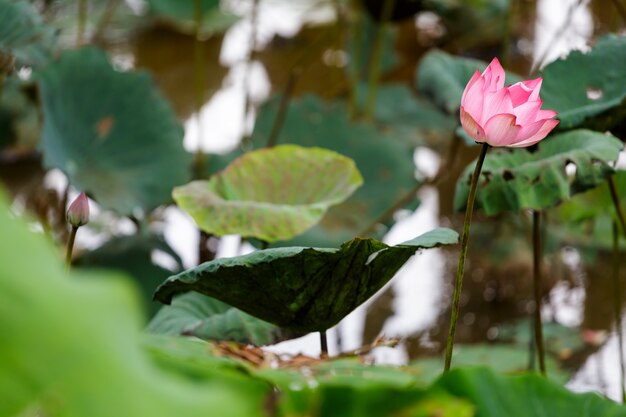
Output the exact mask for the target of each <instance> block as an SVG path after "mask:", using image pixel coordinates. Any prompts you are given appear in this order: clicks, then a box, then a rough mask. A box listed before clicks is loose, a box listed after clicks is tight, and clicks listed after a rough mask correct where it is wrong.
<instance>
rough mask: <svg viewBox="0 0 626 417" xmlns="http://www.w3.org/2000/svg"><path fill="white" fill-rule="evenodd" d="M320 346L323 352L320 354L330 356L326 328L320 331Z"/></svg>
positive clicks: (325, 356) (324, 356)
mask: <svg viewBox="0 0 626 417" xmlns="http://www.w3.org/2000/svg"><path fill="white" fill-rule="evenodd" d="M320 348H321V351H322V354H321V355H320V356H321V357H323V358H327V357H328V338H327V337H326V330H322V331H321V332H320Z"/></svg>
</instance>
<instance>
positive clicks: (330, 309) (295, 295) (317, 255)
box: [155, 228, 458, 331]
mask: <svg viewBox="0 0 626 417" xmlns="http://www.w3.org/2000/svg"><path fill="white" fill-rule="evenodd" d="M457 241H458V234H457V233H456V232H455V231H453V230H450V229H444V228H440V229H435V230H432V231H430V232H428V233H425V234H423V235H421V236H419V237H417V238H415V239H413V240H410V241H407V242H404V243H403V244H400V245H396V246H387V245H385V244H384V243H382V242H379V241H376V240H374V239H360V238H355V239H353V240H351V241H349V242H346V243H344V244H343V245H342V246H341V248H340V249H330V248H303V247H286V248H276V249H266V250H261V251H257V252H253V253H251V254H248V255H243V256H237V257H234V258H223V259H218V260H215V261H211V262H207V263H204V264H202V265H200V266H198V267H196V268H193V269H190V270H188V271H185V272H183V273H181V274H178V275H175V276H173V277H170V278H169V279H168V280H167V281H166V282H165V283H163V284H162V285H161V286H160V287H159V288H158V289H157V292H156V293H155V299H156V300H158V301H161V302H162V303H165V304H169V303H170V302H171V301H172V297H174V296H175V295H176V294H181V293H185V292H188V291H197V292H200V293H202V294H206V295H209V296H211V297H215V298H217V299H219V300H222V301H224V302H226V303H228V304H230V305H232V306H234V307H237V308H239V309H241V310H243V311H245V312H247V313H249V314H252V315H253V316H255V317H258V318H260V319H263V320H266V321H269V322H270V323H274V324H276V325H278V326H281V327H284V328H288V329H293V330H301V331H321V330H326V329H328V328H330V327H332V326H334V325H335V324H337V323H338V322H339V321H340V320H341V319H343V318H344V317H345V316H346V315H348V314H349V313H350V312H351V311H352V310H354V309H355V308H356V307H358V306H359V305H360V304H361V303H363V302H364V301H366V300H367V299H368V298H370V297H371V296H372V295H374V294H375V293H376V292H377V291H378V290H379V289H380V288H381V287H382V286H383V285H385V284H386V283H387V282H388V281H389V280H390V279H391V278H393V276H394V275H395V273H396V272H397V271H398V269H400V267H402V265H404V263H405V262H406V261H407V260H408V259H409V258H410V257H411V256H413V254H414V253H415V252H416V251H417V250H420V249H428V248H434V247H439V246H443V245H450V244H455V243H457Z"/></svg>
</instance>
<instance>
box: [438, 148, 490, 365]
mask: <svg viewBox="0 0 626 417" xmlns="http://www.w3.org/2000/svg"><path fill="white" fill-rule="evenodd" d="M488 150H489V145H488V144H487V143H483V144H482V147H481V149H480V156H479V157H478V160H477V161H476V167H474V173H473V174H472V183H471V185H470V190H469V195H468V197H467V207H466V208H465V221H464V223H463V235H462V237H461V253H460V254H459V267H458V269H457V272H456V281H455V285H454V296H453V298H452V313H451V316H450V330H449V332H448V341H447V343H446V359H445V365H444V368H443V371H444V372H448V371H449V370H450V365H451V364H452V350H453V349H454V335H455V333H456V322H457V320H458V318H459V307H460V304H461V289H462V288H463V273H464V270H465V258H466V257H467V246H468V243H469V234H470V224H471V223H472V213H473V212H474V200H475V199H476V190H477V189H478V179H479V178H480V171H481V170H482V168H483V162H485V156H487V151H488Z"/></svg>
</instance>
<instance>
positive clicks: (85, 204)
mask: <svg viewBox="0 0 626 417" xmlns="http://www.w3.org/2000/svg"><path fill="white" fill-rule="evenodd" d="M66 218H67V222H68V223H69V224H71V225H72V226H74V227H80V226H82V225H85V224H87V222H89V201H88V200H87V196H86V195H85V193H80V195H79V196H78V197H76V199H75V200H74V201H73V202H72V204H70V208H68V209H67V215H66Z"/></svg>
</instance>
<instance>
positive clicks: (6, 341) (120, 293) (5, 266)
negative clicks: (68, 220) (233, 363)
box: [0, 193, 267, 417]
mask: <svg viewBox="0 0 626 417" xmlns="http://www.w3.org/2000/svg"><path fill="white" fill-rule="evenodd" d="M0 194H1V193H0ZM0 230H2V236H3V238H2V239H0V276H1V277H2V279H0V333H1V334H2V343H0V393H2V395H1V396H2V400H1V401H0V415H1V416H18V415H19V416H24V415H46V416H57V417H81V416H91V417H110V416H116V415H119V416H129V417H141V416H153V417H171V416H174V415H175V416H181V417H196V416H200V415H219V416H230V417H245V416H261V415H262V414H264V413H263V412H262V403H263V402H264V400H265V398H264V397H265V395H266V394H267V390H266V389H265V388H263V387H259V386H258V385H256V384H255V382H254V381H252V380H250V381H242V380H238V381H237V380H231V382H228V381H227V380H226V379H225V378H220V380H215V379H205V378H195V379H193V380H192V379H185V378H183V377H182V375H181V374H182V372H181V373H177V372H176V371H175V369H172V368H168V369H167V370H165V369H163V368H161V367H159V366H158V365H156V364H154V363H153V362H152V361H151V359H150V357H149V356H148V355H147V354H146V352H145V351H144V350H143V348H142V331H141V327H142V319H141V314H140V309H139V304H138V303H137V294H136V293H135V291H134V288H133V287H132V286H131V285H130V281H129V280H127V279H125V278H123V277H121V276H120V275H118V274H111V273H98V274H95V273H91V274H87V273H84V272H73V273H71V274H70V275H69V276H68V274H67V272H66V271H65V268H64V266H63V264H62V261H61V259H60V256H59V252H58V250H57V248H54V247H53V246H52V245H51V244H50V243H49V242H47V241H46V239H45V237H44V236H43V235H42V234H35V233H32V232H31V231H29V226H28V224H27V223H26V222H25V221H22V220H20V219H15V217H14V216H13V215H11V214H10V213H9V204H8V203H7V202H6V199H5V198H4V197H3V196H1V195H0ZM216 372H217V371H216ZM220 373H222V372H220Z"/></svg>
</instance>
